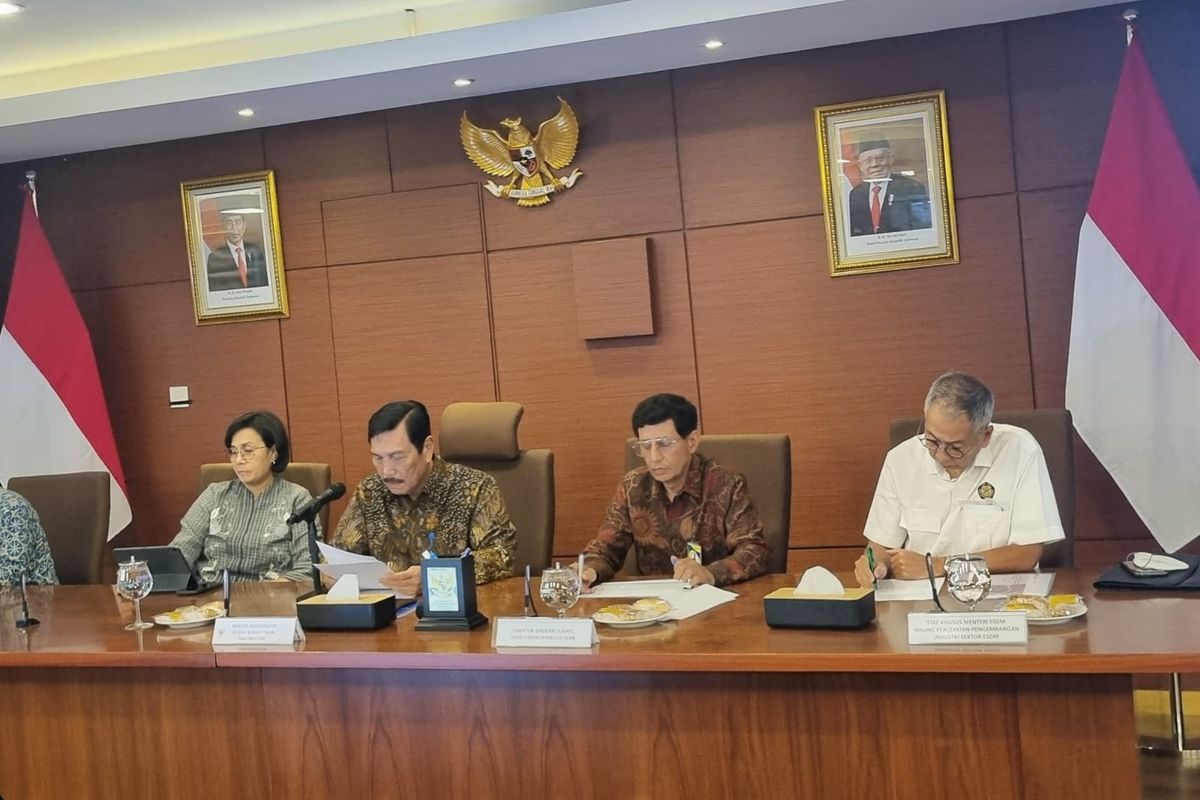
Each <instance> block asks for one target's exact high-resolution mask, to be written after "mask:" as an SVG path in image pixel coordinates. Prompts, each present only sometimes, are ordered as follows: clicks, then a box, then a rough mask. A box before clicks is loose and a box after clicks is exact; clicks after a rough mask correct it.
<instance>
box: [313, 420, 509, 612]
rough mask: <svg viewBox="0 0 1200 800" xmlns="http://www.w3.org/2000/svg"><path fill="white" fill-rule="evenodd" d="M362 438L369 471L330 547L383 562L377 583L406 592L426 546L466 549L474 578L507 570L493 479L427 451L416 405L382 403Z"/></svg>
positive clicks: (452, 551) (504, 518) (414, 587)
mask: <svg viewBox="0 0 1200 800" xmlns="http://www.w3.org/2000/svg"><path fill="white" fill-rule="evenodd" d="M367 441H368V442H369V443H370V445H371V461H372V462H373V463H374V465H375V474H374V475H372V476H370V477H368V478H364V479H363V480H362V482H360V483H359V484H358V488H357V489H355V491H354V496H353V498H351V500H350V505H349V506H347V507H346V511H345V513H343V514H342V517H341V519H340V520H339V521H338V526H337V530H336V531H335V532H334V534H333V539H332V541H331V542H330V544H333V545H334V546H336V547H340V548H342V549H343V550H349V551H350V552H353V553H362V554H364V555H373V556H375V557H376V558H378V559H379V560H380V561H383V562H385V563H387V565H388V567H390V568H391V569H392V573H391V574H390V575H387V576H385V577H383V578H381V579H380V583H382V584H383V585H384V586H387V587H388V588H389V589H393V590H395V591H397V592H400V593H402V594H407V595H415V594H416V593H417V592H418V590H419V589H420V585H421V552H422V551H423V550H426V549H431V550H432V551H433V552H435V553H437V554H440V555H458V554H459V553H461V552H462V551H463V550H464V549H465V548H466V547H468V546H470V548H471V551H472V553H473V554H474V556H475V582H476V583H487V582H488V581H493V580H496V579H497V578H507V577H508V576H510V575H512V570H513V553H514V551H515V550H516V545H517V534H516V529H515V528H514V527H513V524H512V521H511V520H510V519H509V517H508V510H507V509H506V508H505V506H504V498H503V497H502V496H501V494H500V488H499V487H498V486H496V480H495V479H494V478H493V477H492V476H491V475H488V474H487V473H486V472H480V471H479V470H477V469H471V468H470V467H464V466H462V465H461V464H449V463H447V462H445V461H443V460H442V459H441V458H439V457H438V456H437V455H435V454H434V451H433V436H432V435H431V434H430V425H429V412H428V411H426V410H425V406H424V405H422V404H421V403H418V402H417V401H416V400H404V401H399V402H395V403H388V404H387V405H385V406H384V407H383V408H381V409H379V410H378V411H376V412H375V413H374V414H373V415H372V416H371V420H370V422H369V423H368V424H367ZM430 533H433V534H434V541H433V545H432V547H431V546H430V543H429V534H430Z"/></svg>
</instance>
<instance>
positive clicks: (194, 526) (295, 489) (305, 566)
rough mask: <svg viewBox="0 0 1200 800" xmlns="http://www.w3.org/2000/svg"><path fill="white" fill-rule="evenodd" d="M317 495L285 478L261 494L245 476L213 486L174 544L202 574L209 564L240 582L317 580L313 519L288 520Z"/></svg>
mask: <svg viewBox="0 0 1200 800" xmlns="http://www.w3.org/2000/svg"><path fill="white" fill-rule="evenodd" d="M311 499H312V494H310V493H309V491H308V489H305V488H304V487H303V486H299V485H297V484H294V483H292V482H291V481H285V480H284V479H283V478H279V477H276V478H275V479H274V480H272V481H271V485H270V486H268V487H267V488H266V489H264V490H263V491H262V493H261V494H260V495H258V497H255V496H254V494H253V493H251V491H250V490H249V489H247V488H246V487H245V485H244V484H242V482H241V481H239V480H231V481H219V482H217V483H213V484H209V486H208V488H206V489H205V490H204V491H203V492H201V493H200V496H199V497H198V498H196V502H194V503H192V507H191V508H189V509H188V511H187V513H186V514H184V515H183V520H182V521H181V522H180V529H179V533H178V534H176V536H175V538H174V539H172V540H171V546H172V547H178V548H179V549H180V550H181V551H182V552H183V557H184V558H186V559H187V562H188V564H189V565H191V567H192V570H193V571H194V572H195V573H197V574H200V573H201V572H202V571H203V570H204V569H205V567H209V568H212V569H217V570H223V569H228V570H229V577H230V578H231V579H232V580H235V581H261V580H268V579H271V578H275V577H280V578H290V579H292V580H294V581H302V580H305V579H308V578H311V577H312V557H311V556H310V555H309V550H308V523H306V522H297V523H295V524H294V525H288V524H287V522H286V520H287V518H288V517H289V516H291V514H292V512H293V511H295V510H296V509H298V508H299V507H300V506H302V505H304V504H305V503H307V502H308V501H309V500H311ZM317 535H318V536H320V535H321V520H320V519H319V518H318V519H317Z"/></svg>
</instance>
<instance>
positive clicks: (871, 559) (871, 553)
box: [867, 545, 879, 586]
mask: <svg viewBox="0 0 1200 800" xmlns="http://www.w3.org/2000/svg"><path fill="white" fill-rule="evenodd" d="M867 568H868V569H870V570H871V585H872V586H875V585H876V584H878V583H879V576H878V575H876V574H875V548H873V547H871V545H867Z"/></svg>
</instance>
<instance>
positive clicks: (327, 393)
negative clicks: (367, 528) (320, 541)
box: [279, 269, 348, 527]
mask: <svg viewBox="0 0 1200 800" xmlns="http://www.w3.org/2000/svg"><path fill="white" fill-rule="evenodd" d="M287 278H288V298H289V300H290V301H291V312H292V315H291V317H290V318H288V319H285V320H281V321H280V324H279V332H280V337H281V341H282V346H283V375H284V380H285V389H286V391H287V411H288V432H289V433H290V434H291V437H292V460H293V461H317V462H324V463H328V464H330V465H331V466H332V468H333V480H335V481H343V482H345V480H346V465H345V460H344V458H343V454H342V425H341V415H340V414H339V413H338V392H337V387H338V375H337V364H336V362H335V361H334V357H333V320H332V315H331V313H330V310H329V270H327V269H311V270H297V271H295V272H291V273H289V274H288V276H287ZM347 502H348V501H347V500H345V499H342V500H340V501H338V502H336V503H334V505H333V506H331V508H330V515H329V524H330V526H331V527H332V526H333V525H335V524H336V523H337V519H338V517H339V516H341V511H342V509H343V508H345V505H346V503H347Z"/></svg>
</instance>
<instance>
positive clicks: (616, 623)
mask: <svg viewBox="0 0 1200 800" xmlns="http://www.w3.org/2000/svg"><path fill="white" fill-rule="evenodd" d="M651 600H653V601H655V602H658V603H661V604H662V605H664V606H666V608H665V609H663V610H662V611H660V612H659V613H657V614H655V615H654V616H652V617H639V618H638V619H619V618H617V617H613V616H612V615H610V614H605V613H604V609H600V610H599V611H597V612H596V613H594V614H592V619H594V620H595V621H596V622H599V623H600V624H601V625H608V626H609V627H611V628H646V627H649V626H650V625H653V624H654V623H656V622H658V621H659V620H661V619H663V618H664V617H666V616H667V615H668V614H670V613H671V604H670V603H668V602H666V601H665V600H663V599H662V598H643V599H641V600H636V601H634V602H633V603H614V604H613V605H620V606H625V605H630V606H632V605H636V604H637V603H641V602H649V601H651Z"/></svg>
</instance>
